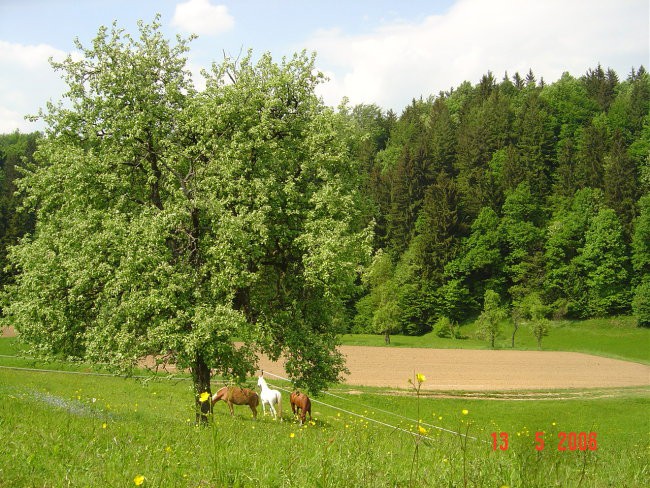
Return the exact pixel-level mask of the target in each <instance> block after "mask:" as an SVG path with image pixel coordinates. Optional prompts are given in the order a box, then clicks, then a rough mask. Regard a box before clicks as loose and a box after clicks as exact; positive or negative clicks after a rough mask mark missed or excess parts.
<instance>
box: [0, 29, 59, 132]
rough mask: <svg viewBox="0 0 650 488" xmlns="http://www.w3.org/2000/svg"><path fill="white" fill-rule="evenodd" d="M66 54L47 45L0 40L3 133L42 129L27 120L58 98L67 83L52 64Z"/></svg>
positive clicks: (1, 121) (0, 130)
mask: <svg viewBox="0 0 650 488" xmlns="http://www.w3.org/2000/svg"><path fill="white" fill-rule="evenodd" d="M65 56H66V53H64V52H63V51H61V50H59V49H56V48H54V47H52V46H49V45H46V44H38V45H23V44H16V43H10V42H6V41H0V133H6V132H13V131H14V130H16V129H19V130H20V131H21V132H31V131H34V130H40V129H42V127H41V126H39V125H38V124H34V123H32V122H29V121H27V120H25V115H33V114H35V113H36V112H38V109H39V108H44V107H45V105H46V103H47V101H48V100H49V99H50V98H52V96H54V97H56V98H59V97H60V95H61V94H62V93H63V91H64V89H65V84H64V83H63V81H62V80H61V79H60V78H59V75H58V74H56V73H55V72H54V70H53V69H52V67H51V66H50V64H49V61H48V59H49V58H50V57H52V58H54V59H56V60H58V61H60V60H62V59H63V58H64V57H65Z"/></svg>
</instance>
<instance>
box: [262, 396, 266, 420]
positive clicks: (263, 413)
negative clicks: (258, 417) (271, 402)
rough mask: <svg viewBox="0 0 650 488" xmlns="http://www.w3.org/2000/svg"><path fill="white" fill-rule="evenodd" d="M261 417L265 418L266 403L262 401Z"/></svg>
mask: <svg viewBox="0 0 650 488" xmlns="http://www.w3.org/2000/svg"><path fill="white" fill-rule="evenodd" d="M262 415H263V416H264V417H266V401H264V400H262Z"/></svg>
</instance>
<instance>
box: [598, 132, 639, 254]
mask: <svg viewBox="0 0 650 488" xmlns="http://www.w3.org/2000/svg"><path fill="white" fill-rule="evenodd" d="M636 171H637V170H636V165H635V164H634V161H633V160H632V158H631V157H630V156H629V154H628V152H627V148H626V145H625V140H624V139H623V134H622V132H621V131H620V130H617V131H616V132H615V133H614V135H613V136H612V146H611V149H610V151H609V153H608V154H607V156H606V157H605V172H604V178H603V180H604V181H603V184H604V192H605V203H606V204H607V206H608V207H610V208H613V209H614V210H615V211H616V214H617V215H618V217H619V219H620V220H621V224H622V225H623V229H624V232H625V236H626V241H627V242H630V238H631V236H632V226H633V220H634V216H635V214H636V201H637V191H638V185H637V174H636Z"/></svg>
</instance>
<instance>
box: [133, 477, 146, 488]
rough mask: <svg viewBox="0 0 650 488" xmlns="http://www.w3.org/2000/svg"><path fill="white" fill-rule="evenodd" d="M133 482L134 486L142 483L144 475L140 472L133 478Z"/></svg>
mask: <svg viewBox="0 0 650 488" xmlns="http://www.w3.org/2000/svg"><path fill="white" fill-rule="evenodd" d="M133 483H135V486H140V485H141V484H142V483H144V476H142V475H141V474H139V475H137V476H136V477H135V478H133Z"/></svg>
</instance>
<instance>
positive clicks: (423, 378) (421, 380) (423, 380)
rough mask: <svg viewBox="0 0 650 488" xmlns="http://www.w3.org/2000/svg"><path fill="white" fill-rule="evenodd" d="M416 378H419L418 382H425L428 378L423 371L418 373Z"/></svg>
mask: <svg viewBox="0 0 650 488" xmlns="http://www.w3.org/2000/svg"><path fill="white" fill-rule="evenodd" d="M415 379H417V380H418V383H424V382H425V381H426V380H427V377H426V376H424V375H423V374H422V373H418V374H416V375H415Z"/></svg>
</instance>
